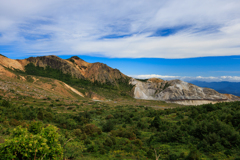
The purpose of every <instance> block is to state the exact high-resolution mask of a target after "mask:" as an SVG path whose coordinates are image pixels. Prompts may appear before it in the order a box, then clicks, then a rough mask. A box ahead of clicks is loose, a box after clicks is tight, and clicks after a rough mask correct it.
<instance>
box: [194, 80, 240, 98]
mask: <svg viewBox="0 0 240 160" xmlns="http://www.w3.org/2000/svg"><path fill="white" fill-rule="evenodd" d="M190 83H192V84H195V85H197V86H200V87H208V88H212V89H214V90H216V91H218V92H220V93H226V94H234V95H236V96H240V82H226V81H222V82H204V81H190Z"/></svg>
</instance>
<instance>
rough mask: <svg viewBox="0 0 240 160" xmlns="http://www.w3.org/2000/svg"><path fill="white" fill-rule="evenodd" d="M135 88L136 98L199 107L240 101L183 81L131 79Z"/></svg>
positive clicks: (231, 96)
mask: <svg viewBox="0 0 240 160" xmlns="http://www.w3.org/2000/svg"><path fill="white" fill-rule="evenodd" d="M130 83H131V84H133V85H134V86H135V87H134V98H137V99H148V100H162V101H166V102H171V103H178V104H184V105H199V104H206V103H216V102H225V101H239V100H240V98H239V97H237V96H234V95H226V94H220V93H218V92H217V91H215V90H213V89H210V88H202V87H198V86H196V85H193V84H191V83H188V82H184V81H181V80H171V81H164V80H158V81H156V80H154V81H153V80H152V79H149V80H147V81H146V82H145V81H139V80H136V79H131V81H130Z"/></svg>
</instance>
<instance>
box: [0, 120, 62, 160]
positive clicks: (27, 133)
mask: <svg viewBox="0 0 240 160" xmlns="http://www.w3.org/2000/svg"><path fill="white" fill-rule="evenodd" d="M58 138H59V134H58V133H57V128H56V127H55V126H52V125H48V126H46V127H43V126H42V123H41V122H32V123H31V125H30V126H29V127H28V128H22V127H21V126H18V127H16V128H14V129H13V131H12V132H11V134H10V137H9V138H8V139H5V142H4V143H2V144H1V145H0V159H2V160H8V159H15V160H22V159H41V160H42V159H61V157H62V156H63V148H62V146H61V145H60V143H59V141H58Z"/></svg>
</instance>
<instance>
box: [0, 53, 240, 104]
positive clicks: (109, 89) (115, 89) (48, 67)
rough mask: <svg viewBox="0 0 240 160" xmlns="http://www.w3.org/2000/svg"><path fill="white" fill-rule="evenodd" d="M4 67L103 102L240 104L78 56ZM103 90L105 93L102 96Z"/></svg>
mask: <svg viewBox="0 0 240 160" xmlns="http://www.w3.org/2000/svg"><path fill="white" fill-rule="evenodd" d="M0 64H1V67H2V68H0V69H1V70H3V71H4V70H5V73H4V74H9V75H11V74H13V73H11V72H10V71H8V70H6V69H3V67H5V68H8V69H10V70H15V71H17V72H18V73H22V74H28V75H33V76H43V77H49V78H54V79H58V80H60V81H63V82H65V83H67V84H68V85H72V86H74V87H75V89H77V90H78V91H80V90H81V91H83V92H86V93H85V96H88V97H93V96H94V97H101V98H100V99H103V97H105V98H106V97H107V96H106V94H108V95H109V96H110V97H112V96H113V97H114V96H115V97H117V96H123V97H125V96H131V97H133V98H136V99H147V100H161V101H166V102H172V103H179V104H186V105H190V104H191V105H194V104H203V103H215V102H219V101H223V102H225V101H239V100H240V99H239V97H236V96H234V95H225V94H220V93H218V92H217V91H215V90H213V89H209V88H201V87H198V86H196V85H193V84H191V83H188V82H183V81H181V80H171V81H167V80H162V79H159V78H151V79H148V80H144V81H140V80H137V79H134V78H131V77H128V76H126V75H125V74H123V73H121V72H120V71H119V70H118V69H113V68H111V67H109V66H107V65H106V64H103V63H99V62H97V63H88V62H86V61H84V60H82V59H81V58H79V57H77V56H73V57H71V58H69V59H61V58H60V57H57V56H55V55H50V56H40V57H29V58H27V59H23V60H12V59H9V58H6V57H3V56H0ZM3 71H2V72H3ZM11 76H14V75H11ZM72 86H71V87H72ZM100 88H105V89H100ZM102 90H104V92H101V91H102ZM80 94H82V93H80ZM195 102H196V103H195Z"/></svg>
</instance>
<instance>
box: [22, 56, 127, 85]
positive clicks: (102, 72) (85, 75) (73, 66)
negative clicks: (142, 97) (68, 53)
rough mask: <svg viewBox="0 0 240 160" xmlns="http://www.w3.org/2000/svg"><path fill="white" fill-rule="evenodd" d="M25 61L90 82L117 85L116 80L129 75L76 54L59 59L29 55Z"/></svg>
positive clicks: (123, 78)
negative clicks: (90, 61) (68, 57)
mask: <svg viewBox="0 0 240 160" xmlns="http://www.w3.org/2000/svg"><path fill="white" fill-rule="evenodd" d="M23 61H24V60H23ZM25 61H27V62H28V63H33V64H34V65H35V66H40V67H46V66H50V67H51V68H53V69H58V70H61V71H62V72H63V73H65V74H71V75H72V76H73V77H76V78H78V79H87V80H90V81H92V82H94V81H98V82H101V83H106V82H110V83H111V84H115V85H117V84H118V83H117V81H118V80H120V79H122V80H128V79H129V77H127V76H126V75H124V74H123V73H121V72H120V71H119V70H117V69H113V68H111V67H109V66H107V65H106V64H103V63H98V62H97V63H88V62H85V61H84V60H82V59H81V58H79V57H77V56H74V57H71V58H70V59H68V60H65V59H61V58H59V57H57V56H42V57H30V58H28V59H26V60H25ZM25 64H27V63H25Z"/></svg>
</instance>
